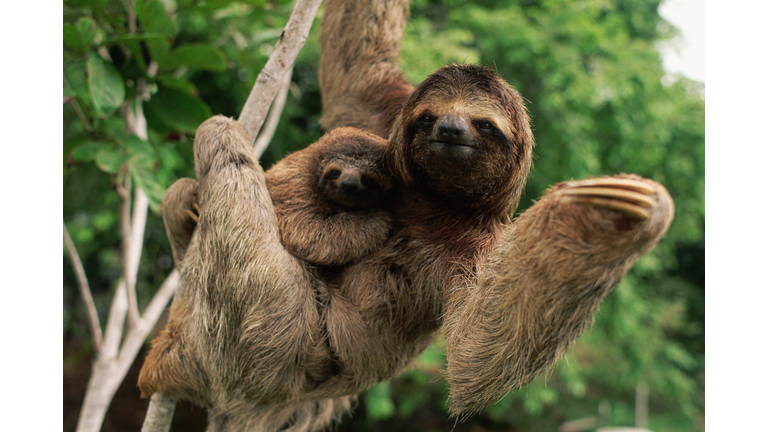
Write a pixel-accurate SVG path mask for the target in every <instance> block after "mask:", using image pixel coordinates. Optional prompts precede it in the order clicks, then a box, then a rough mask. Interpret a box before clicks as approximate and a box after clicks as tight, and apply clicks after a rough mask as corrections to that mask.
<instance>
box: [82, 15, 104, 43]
mask: <svg viewBox="0 0 768 432" xmlns="http://www.w3.org/2000/svg"><path fill="white" fill-rule="evenodd" d="M77 30H78V31H79V32H80V40H81V41H82V42H83V48H85V49H88V48H90V47H91V46H93V45H94V43H95V42H97V39H98V38H99V33H100V29H99V26H98V25H96V21H94V20H93V19H92V18H81V19H80V21H78V22H77Z"/></svg>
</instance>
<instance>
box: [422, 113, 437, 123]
mask: <svg viewBox="0 0 768 432" xmlns="http://www.w3.org/2000/svg"><path fill="white" fill-rule="evenodd" d="M419 121H420V122H421V123H422V124H423V125H425V126H429V125H431V124H433V123H434V122H435V116H433V115H430V114H422V116H421V117H419Z"/></svg>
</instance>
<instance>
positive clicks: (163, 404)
mask: <svg viewBox="0 0 768 432" xmlns="http://www.w3.org/2000/svg"><path fill="white" fill-rule="evenodd" d="M175 410H176V399H171V398H169V397H166V396H165V395H163V394H162V393H155V394H153V395H152V398H151V399H150V400H149V409H148V411H147V416H146V417H145V418H144V424H143V425H142V426H141V432H168V431H169V430H170V429H171V422H172V420H173V412H174V411H175Z"/></svg>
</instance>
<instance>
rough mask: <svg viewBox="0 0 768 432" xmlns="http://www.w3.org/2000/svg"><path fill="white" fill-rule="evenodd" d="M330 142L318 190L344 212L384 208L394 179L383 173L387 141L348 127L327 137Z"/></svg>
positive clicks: (323, 156)
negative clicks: (344, 210) (346, 210)
mask: <svg viewBox="0 0 768 432" xmlns="http://www.w3.org/2000/svg"><path fill="white" fill-rule="evenodd" d="M322 140H327V141H330V142H328V143H327V146H323V147H325V148H324V150H325V151H324V152H323V154H322V159H321V161H320V164H319V166H318V182H317V191H318V193H319V194H320V196H321V197H322V198H323V199H324V200H325V201H327V202H329V203H331V204H335V205H337V206H340V207H343V208H345V209H357V210H359V209H364V208H369V207H382V206H383V205H384V204H385V203H386V201H387V198H388V197H389V195H390V191H391V189H392V178H391V176H390V175H389V174H388V173H387V172H386V171H385V170H384V167H383V157H384V149H385V148H386V140H384V139H383V138H380V137H378V136H375V135H373V134H370V133H367V132H364V131H361V130H358V129H354V128H349V127H343V128H338V129H335V130H333V131H331V132H330V133H329V134H327V135H326V136H324V137H323V138H322V139H321V141H322Z"/></svg>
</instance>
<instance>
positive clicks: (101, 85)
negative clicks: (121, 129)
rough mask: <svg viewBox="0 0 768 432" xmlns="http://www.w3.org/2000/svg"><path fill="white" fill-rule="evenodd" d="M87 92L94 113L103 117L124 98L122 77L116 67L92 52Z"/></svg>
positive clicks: (88, 67)
mask: <svg viewBox="0 0 768 432" xmlns="http://www.w3.org/2000/svg"><path fill="white" fill-rule="evenodd" d="M87 69H88V93H89V94H90V97H91V104H92V106H93V110H94V113H95V114H96V115H97V116H99V117H101V118H105V117H107V116H108V115H109V114H111V113H112V112H114V111H115V110H116V109H117V108H118V107H120V104H122V103H123V100H124V99H125V85H124V84H123V77H122V76H121V75H120V72H118V70H117V68H115V66H113V65H112V64H111V63H109V62H107V61H105V60H104V59H102V58H101V57H99V56H98V55H96V54H94V55H92V56H91V58H90V59H89V60H88V66H87Z"/></svg>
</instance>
